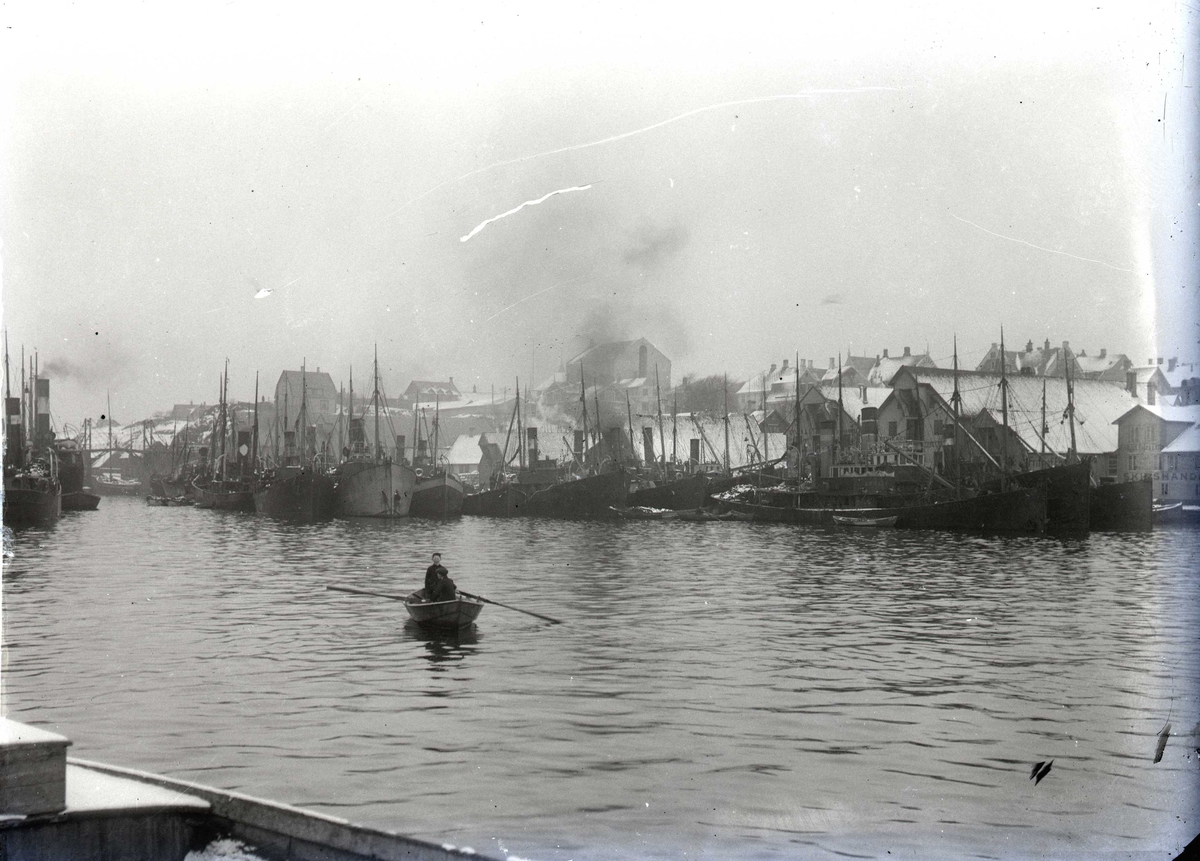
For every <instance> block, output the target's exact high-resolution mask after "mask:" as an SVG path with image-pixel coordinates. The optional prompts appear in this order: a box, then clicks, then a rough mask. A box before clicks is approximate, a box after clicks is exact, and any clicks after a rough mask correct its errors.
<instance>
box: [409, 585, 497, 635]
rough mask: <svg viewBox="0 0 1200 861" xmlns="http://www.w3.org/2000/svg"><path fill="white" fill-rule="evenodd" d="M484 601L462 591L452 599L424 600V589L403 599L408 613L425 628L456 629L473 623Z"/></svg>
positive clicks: (481, 609)
mask: <svg viewBox="0 0 1200 861" xmlns="http://www.w3.org/2000/svg"><path fill="white" fill-rule="evenodd" d="M483 604H484V602H483V601H481V600H480V599H478V598H476V597H475V596H474V595H466V594H464V593H462V592H459V593H458V596H457V597H456V598H455V599H454V600H453V601H426V600H425V590H424V589H418V590H417V591H416V592H413V593H412V594H410V595H409V596H408V597H406V598H405V599H404V606H405V607H406V608H408V615H410V616H412V619H413V621H414V622H416V623H417V624H418V625H421V626H422V627H425V628H442V629H449V630H458V629H459V628H466V627H468V626H469V625H471V624H473V623H474V621H475V619H476V618H478V616H479V614H480V613H481V612H482V611H483Z"/></svg>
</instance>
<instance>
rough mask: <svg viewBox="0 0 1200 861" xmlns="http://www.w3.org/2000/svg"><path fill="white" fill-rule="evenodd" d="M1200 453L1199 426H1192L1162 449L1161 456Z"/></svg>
mask: <svg viewBox="0 0 1200 861" xmlns="http://www.w3.org/2000/svg"><path fill="white" fill-rule="evenodd" d="M1190 452H1200V424H1194V425H1192V426H1191V427H1190V428H1188V429H1187V430H1185V431H1184V432H1183V433H1181V434H1180V435H1179V436H1177V437H1175V439H1173V440H1171V444H1170V445H1168V446H1166V447H1165V448H1164V449H1163V454H1180V453H1190Z"/></svg>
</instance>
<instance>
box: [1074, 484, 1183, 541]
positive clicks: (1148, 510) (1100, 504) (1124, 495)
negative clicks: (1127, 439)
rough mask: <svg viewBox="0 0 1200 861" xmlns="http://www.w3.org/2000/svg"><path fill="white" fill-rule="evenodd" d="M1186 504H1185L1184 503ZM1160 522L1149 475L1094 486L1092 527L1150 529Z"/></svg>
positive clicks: (1103, 530) (1097, 529) (1089, 521)
mask: <svg viewBox="0 0 1200 861" xmlns="http://www.w3.org/2000/svg"><path fill="white" fill-rule="evenodd" d="M1180 504H1181V505H1182V503H1180ZM1155 522H1156V518H1155V511H1154V484H1153V482H1152V480H1151V479H1149V478H1139V479H1135V480H1133V481H1118V482H1115V483H1113V484H1102V485H1100V486H1099V487H1093V488H1092V494H1091V498H1090V507H1089V509H1088V526H1089V527H1090V528H1091V529H1092V530H1094V531H1097V532H1149V531H1150V530H1152V529H1153V528H1154V524H1155Z"/></svg>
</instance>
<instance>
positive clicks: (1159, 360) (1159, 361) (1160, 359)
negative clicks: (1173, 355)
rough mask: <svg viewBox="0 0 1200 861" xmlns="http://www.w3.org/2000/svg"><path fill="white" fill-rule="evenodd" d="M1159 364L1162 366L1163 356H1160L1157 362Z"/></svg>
mask: <svg viewBox="0 0 1200 861" xmlns="http://www.w3.org/2000/svg"><path fill="white" fill-rule="evenodd" d="M1157 364H1159V365H1161V364H1162V356H1159V357H1158V362H1157Z"/></svg>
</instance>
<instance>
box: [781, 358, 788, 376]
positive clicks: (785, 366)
mask: <svg viewBox="0 0 1200 861" xmlns="http://www.w3.org/2000/svg"><path fill="white" fill-rule="evenodd" d="M787 369H788V360H787V359H784V360H783V370H782V371H781V372H780V373H783V374H786V373H787Z"/></svg>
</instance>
